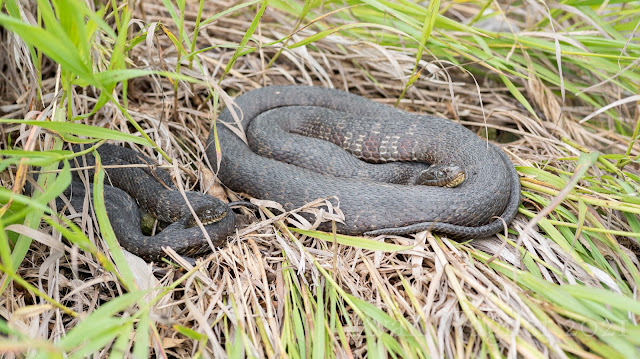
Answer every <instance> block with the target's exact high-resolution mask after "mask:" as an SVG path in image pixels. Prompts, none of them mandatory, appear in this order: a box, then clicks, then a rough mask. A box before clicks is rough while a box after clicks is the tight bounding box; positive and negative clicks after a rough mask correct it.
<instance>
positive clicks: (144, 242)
mask: <svg viewBox="0 0 640 359" xmlns="http://www.w3.org/2000/svg"><path fill="white" fill-rule="evenodd" d="M79 150H80V148H79V147H78V146H75V147H74V151H76V152H77V151H79ZM98 153H99V154H100V158H101V163H102V165H104V166H109V168H105V173H106V176H105V184H104V203H105V207H106V212H107V215H108V217H109V222H110V223H111V227H112V228H113V231H114V234H115V236H116V238H117V239H118V242H119V243H120V245H121V246H122V247H123V248H125V249H126V250H128V251H129V252H131V253H133V254H135V255H137V256H139V257H141V258H144V259H145V260H148V261H152V260H154V261H157V260H159V259H160V258H162V257H163V256H164V251H163V250H162V247H171V248H173V249H174V250H175V251H176V252H177V253H178V254H181V255H184V256H196V255H198V254H202V253H204V252H206V251H208V250H210V246H209V243H208V242H207V240H206V239H205V236H204V234H203V233H202V230H201V229H200V227H198V226H197V225H194V223H193V222H194V220H193V216H192V215H191V212H190V210H189V208H188V207H187V205H186V203H185V200H184V198H183V197H182V195H181V194H180V192H179V191H178V190H177V189H176V187H175V185H174V184H173V182H172V181H171V176H169V174H168V173H167V172H165V171H164V170H162V169H153V166H154V165H156V162H155V161H153V160H152V159H150V158H148V157H145V156H143V155H142V154H140V153H138V152H136V151H134V150H131V149H128V148H125V147H120V146H116V145H112V144H103V145H101V146H100V147H99V148H98ZM77 165H79V166H81V167H83V166H89V167H94V166H95V165H96V161H95V158H94V156H93V155H92V154H87V155H85V156H82V157H79V158H78V163H77ZM131 165H144V167H132V166H131ZM111 166H118V167H111ZM92 177H93V169H90V170H89V179H90V180H91V178H92ZM89 191H93V189H91V187H90V189H89ZM85 194H86V189H85V186H84V184H83V183H82V182H81V181H79V180H78V179H77V178H76V179H75V180H74V181H73V182H72V183H71V186H69V188H67V190H66V191H65V195H67V196H68V197H69V199H70V202H71V205H72V206H73V207H74V208H75V209H76V210H78V211H79V210H81V209H82V208H83V207H84V201H85ZM185 195H186V197H187V199H188V200H189V203H190V204H191V206H192V208H193V209H194V210H195V212H196V214H198V217H199V218H200V219H201V221H202V223H203V225H204V229H205V231H207V233H208V235H209V237H210V238H211V241H212V244H213V245H214V246H220V245H222V244H223V243H224V242H225V241H226V240H227V237H228V236H230V235H232V234H233V233H234V230H235V220H234V213H233V211H232V210H231V209H230V208H229V207H228V206H227V205H226V204H224V203H223V202H222V201H220V200H218V199H217V198H215V197H212V196H209V195H206V194H204V193H200V192H192V191H185ZM63 205H64V203H63V202H62V201H59V204H58V206H59V207H62V206H63ZM139 208H142V209H143V210H144V211H147V212H149V213H151V214H152V215H153V216H154V217H156V218H157V219H159V220H160V221H162V222H166V223H168V226H167V227H166V228H164V229H163V230H162V231H161V232H160V233H158V234H156V235H154V236H147V235H144V234H143V233H142V230H141V228H140V209H139Z"/></svg>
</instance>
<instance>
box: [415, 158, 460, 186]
mask: <svg viewBox="0 0 640 359" xmlns="http://www.w3.org/2000/svg"><path fill="white" fill-rule="evenodd" d="M465 178H466V175H465V173H464V170H463V169H462V168H461V167H460V166H457V165H450V164H442V163H441V164H434V165H431V166H430V167H429V168H427V169H426V170H424V171H422V172H421V173H420V175H419V176H418V178H417V179H416V181H415V184H416V185H423V186H438V187H456V186H458V185H460V184H461V183H462V182H464V180H465Z"/></svg>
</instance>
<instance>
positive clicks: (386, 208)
mask: <svg viewBox="0 0 640 359" xmlns="http://www.w3.org/2000/svg"><path fill="white" fill-rule="evenodd" d="M236 104H237V107H236V108H235V109H236V111H237V113H238V116H239V117H240V118H241V119H242V121H241V127H242V131H243V132H245V133H247V132H248V131H249V130H253V131H256V133H257V134H256V135H248V136H247V137H248V138H249V143H250V144H258V145H259V146H263V145H264V146H270V147H269V148H268V149H267V150H263V151H262V154H263V155H269V156H275V157H276V158H278V157H280V158H282V159H283V161H285V162H283V161H279V160H275V159H272V158H268V157H265V156H263V155H260V154H257V153H256V152H255V151H254V150H253V149H251V148H250V147H249V145H247V143H246V142H245V141H244V140H243V139H241V138H240V137H238V136H237V135H236V134H235V133H234V132H232V131H231V130H230V129H229V128H228V127H227V126H225V125H223V124H220V123H218V124H217V134H218V140H219V145H220V149H221V153H220V154H219V155H220V156H221V160H220V163H219V164H220V170H219V173H218V176H219V178H220V180H221V181H222V183H223V184H225V185H227V186H228V187H230V188H231V189H233V190H235V191H239V192H245V193H248V194H250V195H251V196H253V197H256V198H260V199H267V200H273V201H276V202H279V203H281V204H283V205H284V207H285V208H286V209H287V210H291V209H294V208H297V207H300V206H302V205H304V204H305V203H308V202H310V201H313V200H316V199H318V198H327V197H330V196H336V197H337V198H338V201H339V208H340V209H341V210H342V211H343V212H344V214H345V222H344V223H338V224H337V230H338V232H340V233H344V234H356V235H357V234H363V233H364V234H369V235H378V234H406V233H411V232H417V231H420V230H432V231H435V232H438V233H442V234H446V235H448V236H450V237H452V238H455V239H469V238H481V237H486V236H489V235H493V234H495V233H497V232H498V231H501V230H502V229H503V228H504V223H505V222H506V223H507V224H508V223H510V222H511V221H512V220H513V218H514V216H515V215H516V213H517V210H518V206H519V204H520V182H519V178H518V175H517V173H516V171H515V168H514V166H513V164H512V163H511V161H510V160H509V158H508V157H507V156H506V154H505V153H504V152H502V151H501V150H500V149H498V148H497V147H496V146H494V145H493V144H490V143H487V142H486V141H484V140H482V139H481V138H479V137H478V136H476V135H475V134H474V133H473V132H471V131H469V130H468V129H466V128H464V127H463V126H461V125H459V124H457V123H454V122H452V121H449V120H446V119H443V118H439V117H433V116H425V115H417V114H411V113H407V112H403V111H400V110H397V109H394V108H392V107H389V106H386V105H382V104H379V103H376V102H374V101H371V100H368V99H366V98H363V97H360V96H356V95H353V94H349V93H346V92H343V91H339V90H333V89H325V88H319V87H305V86H272V87H265V88H261V89H257V90H253V91H250V92H248V93H246V94H244V95H242V96H240V97H238V98H237V99H236ZM219 120H220V121H222V122H225V123H228V124H233V123H234V119H233V117H232V115H231V112H230V111H229V109H228V108H227V109H225V110H224V111H223V112H222V113H221V115H220V119H219ZM253 122H256V125H255V126H254V124H253ZM258 122H263V123H262V124H257V123H258ZM250 127H251V128H250ZM253 127H255V128H253ZM273 129H281V130H278V131H281V132H282V133H272V132H269V131H272V130H273ZM287 132H292V133H293V134H289V137H288V138H286V139H283V140H281V142H278V141H279V140H278V139H279V138H280V137H279V136H284V135H287ZM303 135H315V136H317V137H318V138H320V139H323V140H329V141H332V142H333V143H335V144H336V145H337V146H335V145H331V144H327V143H326V142H325V141H322V140H319V139H315V138H309V137H305V136H303ZM265 138H266V139H268V138H278V139H276V142H275V143H272V144H270V145H267V144H265V143H263V142H265ZM294 149H302V150H303V151H305V152H306V154H304V155H302V156H299V157H293V159H292V158H291V157H290V156H296V155H291V154H290V152H289V151H290V150H294ZM345 149H346V150H347V151H349V152H350V153H351V154H353V155H355V156H359V157H360V158H362V159H364V160H367V161H371V162H377V163H384V162H394V161H419V162H423V163H426V164H427V165H429V164H448V165H456V166H459V167H461V168H462V169H463V170H464V172H465V175H466V179H465V180H464V182H463V183H462V184H461V185H459V186H458V187H455V188H444V187H430V186H413V185H400V184H390V183H382V182H377V181H374V180H364V181H363V180H361V179H358V178H344V177H336V176H334V175H335V174H336V173H335V172H339V173H345V172H349V170H348V168H349V166H346V168H347V169H345V168H344V167H340V169H338V170H335V169H333V168H334V167H335V166H338V165H339V164H338V163H337V162H338V161H337V160H335V159H336V158H341V157H344V150H345ZM335 151H337V152H335ZM207 155H208V157H209V160H210V161H211V163H216V161H217V155H218V153H217V152H216V146H215V138H214V131H212V132H211V135H210V136H209V139H208V148H207ZM286 161H289V162H290V163H286ZM304 162H307V163H306V164H305V163H304ZM295 164H298V165H300V166H297V165H295ZM301 166H302V167H301ZM373 166H379V165H373ZM408 166H412V165H408ZM418 166H423V165H418ZM305 167H306V168H305ZM311 169H314V170H311ZM353 172H361V170H357V171H353ZM374 172H375V170H374ZM356 175H357V173H356ZM346 176H347V177H348V176H349V174H346ZM498 217H499V218H498ZM330 228H331V226H330V224H328V223H323V225H321V227H320V229H322V230H330Z"/></svg>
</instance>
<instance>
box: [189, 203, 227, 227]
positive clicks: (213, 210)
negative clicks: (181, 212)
mask: <svg viewBox="0 0 640 359" xmlns="http://www.w3.org/2000/svg"><path fill="white" fill-rule="evenodd" d="M195 212H196V215H197V216H198V218H199V219H200V222H202V225H203V226H206V225H209V224H213V223H216V222H219V221H220V220H222V219H223V218H224V217H226V216H227V208H226V207H224V208H222V207H220V206H219V207H211V206H206V207H202V208H198V209H196V210H195ZM197 225H198V223H197V222H196V219H195V217H193V216H190V218H189V220H188V221H187V223H186V225H185V227H186V228H190V227H195V226H197Z"/></svg>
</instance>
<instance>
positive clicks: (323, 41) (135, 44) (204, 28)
mask: <svg viewBox="0 0 640 359" xmlns="http://www.w3.org/2000/svg"><path fill="white" fill-rule="evenodd" d="M0 7H1V10H0V25H1V26H0V38H1V41H2V43H1V47H0V70H1V71H0V117H1V118H2V119H1V120H0V130H1V141H2V142H1V143H0V148H1V151H0V155H1V156H2V160H1V162H0V163H1V167H0V168H1V169H2V172H1V174H2V175H1V177H0V181H1V182H2V185H3V188H2V190H0V202H1V203H2V204H3V206H2V207H1V209H0V215H1V219H0V260H1V265H0V271H2V281H1V283H0V316H1V317H2V318H3V319H1V320H0V331H1V332H2V333H3V334H2V337H1V338H0V352H2V353H3V354H4V356H5V357H8V358H11V357H24V356H28V357H85V356H92V357H107V356H109V357H137V358H144V357H148V356H158V357H180V358H186V357H206V358H209V357H216V358H218V357H234V358H236V357H244V356H246V357H274V356H277V357H291V358H299V357H300V358H302V357H314V358H322V357H337V358H352V357H353V358H355V357H368V358H382V357H402V358H404V357H408V358H428V357H433V358H438V357H456V358H463V357H470V358H477V357H492V358H499V357H509V358H516V357H524V358H543V357H553V358H566V357H585V358H598V357H603V358H632V357H640V350H639V349H640V326H639V325H638V319H639V318H640V302H639V301H638V296H639V287H640V272H639V268H640V267H639V263H638V253H639V245H638V240H639V238H640V220H639V217H640V216H639V214H640V197H639V196H638V193H639V189H640V177H639V169H640V161H639V158H640V145H639V144H638V142H637V140H638V137H639V129H640V107H639V106H638V101H640V92H639V87H638V84H640V72H638V65H639V64H640V38H639V37H638V33H640V25H639V24H640V20H639V19H640V2H639V1H606V2H605V1H602V0H565V1H561V2H558V1H549V2H545V3H543V2H535V1H528V2H514V3H510V4H507V3H499V2H490V1H476V0H470V1H466V2H464V1H463V2H456V1H453V2H444V1H443V2H439V1H432V2H429V3H427V2H418V3H412V2H408V1H406V0H397V1H375V0H371V1H357V0H354V1H350V0H349V1H344V2H329V1H326V2H323V1H310V2H306V3H305V2H302V1H295V2H288V1H280V0H272V1H267V0H264V1H249V2H242V1H236V2H233V1H206V2H205V1H200V2H197V1H191V0H190V1H188V3H186V4H185V3H184V1H178V2H177V3H171V2H170V1H155V0H153V1H144V2H130V3H126V2H100V3H95V2H82V1H75V0H60V1H54V2H52V3H49V2H47V1H45V0H38V1H23V2H16V1H15V0H9V1H6V0H5V1H2V0H0ZM274 84H305V85H314V86H323V87H335V88H339V89H343V90H347V91H349V92H352V93H355V94H358V95H362V96H365V97H368V98H370V99H374V100H376V101H379V102H382V103H387V104H389V105H395V106H397V107H399V108H401V109H405V110H408V111H412V112H422V113H428V114H435V115H439V116H442V117H446V118H450V119H452V120H454V121H458V122H460V123H461V124H463V125H465V126H467V127H469V128H471V129H472V130H474V131H476V132H477V133H478V135H479V136H481V137H483V138H487V140H489V141H492V142H494V143H497V144H498V145H499V146H500V147H501V148H502V149H503V150H504V151H505V152H506V153H507V154H508V155H509V157H510V158H511V159H512V161H513V162H514V164H515V165H516V168H517V170H518V172H519V174H520V179H521V184H522V197H523V202H522V205H521V206H520V209H519V212H520V213H519V214H518V216H517V217H516V219H515V220H514V221H513V223H512V224H511V225H510V226H509V233H508V236H507V237H505V236H504V235H502V234H499V235H497V236H495V237H493V238H488V239H483V240H476V241H472V242H468V243H457V242H454V241H451V240H449V239H447V238H440V237H439V236H434V235H432V234H430V233H426V232H423V233H419V234H417V235H415V236H412V235H409V236H403V237H388V238H384V239H383V240H382V239H372V238H364V237H362V238H360V237H346V236H336V237H334V236H333V235H331V234H324V233H320V232H317V231H313V230H307V229H308V228H307V227H306V226H305V225H304V223H301V222H300V221H299V218H300V217H298V216H296V215H295V214H293V213H289V214H287V215H285V216H279V217H275V218H274V217H273V216H272V215H271V213H270V212H269V211H266V210H264V209H263V210H261V211H260V212H259V213H258V215H257V218H256V216H253V217H251V216H249V215H247V218H246V219H247V224H246V225H245V226H241V227H240V228H239V229H238V232H237V234H236V235H235V236H234V238H233V239H232V240H230V242H229V243H228V245H227V246H225V247H223V248H220V249H216V250H215V251H213V252H212V253H211V254H210V255H207V256H205V257H202V258H200V260H199V261H198V262H197V265H196V266H195V267H193V266H192V265H191V264H190V263H188V262H186V261H184V260H182V259H181V258H180V257H179V256H176V255H173V254H171V253H170V251H169V254H168V256H167V260H166V261H164V262H161V263H156V264H155V265H153V266H151V265H148V264H146V263H144V262H143V261H141V260H140V259H139V258H137V257H134V256H130V255H127V254H126V253H124V252H122V251H121V250H120V249H119V247H118V246H117V243H116V239H115V238H114V236H113V234H112V232H110V231H109V228H110V227H109V225H108V221H107V220H106V219H107V217H106V213H105V211H104V206H103V204H101V203H100V200H99V196H98V201H96V203H95V211H85V213H80V214H78V215H76V216H74V217H72V218H66V217H64V216H61V215H59V214H58V213H56V212H55V210H53V211H52V210H51V208H54V209H55V203H54V201H53V200H54V199H55V198H56V197H57V196H58V195H59V194H60V193H61V192H62V191H63V190H64V189H65V188H66V187H67V185H68V184H69V181H70V180H71V171H70V170H69V168H68V167H64V166H63V167H62V169H61V170H59V169H58V168H59V163H60V162H61V161H62V163H63V164H64V163H65V161H69V160H70V159H72V154H71V152H68V151H67V149H68V147H67V143H69V142H72V143H76V142H79V141H84V142H87V139H89V140H90V141H88V142H91V143H98V142H99V141H102V140H108V141H109V142H114V143H120V144H122V145H124V146H127V147H132V148H135V149H136V150H138V151H140V152H142V153H144V154H146V155H147V156H149V157H151V158H154V159H157V160H158V161H159V162H161V163H162V164H164V165H167V166H166V167H167V168H170V169H171V171H172V173H174V174H178V176H175V181H176V182H180V183H181V184H182V185H183V186H184V188H187V189H194V190H200V191H205V192H208V193H210V194H212V195H215V196H217V197H219V198H223V199H227V200H228V199H230V200H234V199H236V198H237V196H236V194H234V193H231V192H230V191H228V190H226V189H225V188H224V187H223V186H221V185H220V184H219V182H217V180H216V177H215V172H216V164H215V163H210V162H209V160H208V159H207V158H206V156H205V154H204V149H205V140H206V138H207V135H208V133H209V131H211V130H212V124H213V121H214V120H215V119H216V118H217V116H218V114H219V113H220V111H221V109H222V108H223V107H224V106H228V105H230V104H232V102H233V98H234V97H235V96H237V95H239V94H241V93H244V92H247V91H249V90H251V89H254V88H258V87H262V86H267V85H274ZM167 159H169V160H171V164H169V161H168V160H167ZM34 173H40V176H39V177H38V184H39V185H41V186H42V187H43V189H44V192H38V193H37V194H35V195H34V196H33V197H32V198H31V197H28V196H25V195H22V194H21V193H23V189H24V186H25V181H26V180H27V179H28V178H32V177H33V174H34ZM321 204H322V202H317V203H311V204H309V207H308V208H303V209H301V210H309V209H313V207H317V206H319V205H321ZM52 206H53V207H52ZM297 227H302V228H303V229H299V228H297ZM108 248H110V249H108Z"/></svg>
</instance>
